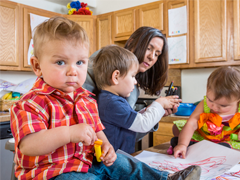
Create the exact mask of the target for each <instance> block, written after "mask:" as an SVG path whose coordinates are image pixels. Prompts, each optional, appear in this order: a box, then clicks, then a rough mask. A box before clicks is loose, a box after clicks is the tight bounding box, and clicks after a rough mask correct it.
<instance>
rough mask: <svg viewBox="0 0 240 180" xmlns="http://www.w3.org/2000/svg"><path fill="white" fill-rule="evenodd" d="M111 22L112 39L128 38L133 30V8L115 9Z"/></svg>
mask: <svg viewBox="0 0 240 180" xmlns="http://www.w3.org/2000/svg"><path fill="white" fill-rule="evenodd" d="M113 22H114V24H113V39H114V40H116V39H117V38H120V39H128V38H129V36H130V35H131V34H132V33H133V32H134V31H135V9H126V10H121V11H115V12H114V15H113Z"/></svg>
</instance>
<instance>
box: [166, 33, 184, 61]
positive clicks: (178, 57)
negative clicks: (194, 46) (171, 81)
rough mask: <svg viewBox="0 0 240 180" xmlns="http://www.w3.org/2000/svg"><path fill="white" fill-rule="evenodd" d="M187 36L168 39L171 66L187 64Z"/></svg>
mask: <svg viewBox="0 0 240 180" xmlns="http://www.w3.org/2000/svg"><path fill="white" fill-rule="evenodd" d="M186 38H187V37H186V36H179V37H171V38H168V56H169V61H168V62H169V64H180V63H186V62H187V45H186Z"/></svg>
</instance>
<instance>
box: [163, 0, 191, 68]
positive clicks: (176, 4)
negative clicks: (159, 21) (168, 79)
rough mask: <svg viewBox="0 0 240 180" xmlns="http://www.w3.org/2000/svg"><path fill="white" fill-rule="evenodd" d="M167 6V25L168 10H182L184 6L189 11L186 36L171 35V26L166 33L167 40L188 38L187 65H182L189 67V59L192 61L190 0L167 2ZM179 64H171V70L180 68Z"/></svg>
mask: <svg viewBox="0 0 240 180" xmlns="http://www.w3.org/2000/svg"><path fill="white" fill-rule="evenodd" d="M166 6H167V10H166V11H167V13H166V19H167V23H168V10H170V9H175V8H180V7H183V6H186V10H187V32H186V33H184V34H180V35H171V36H170V35H169V30H168V29H169V24H168V26H167V32H166V37H167V38H171V37H179V36H186V49H187V50H186V63H182V64H181V65H183V64H184V65H185V66H186V65H187V66H188V65H189V61H190V60H189V59H190V50H189V49H190V46H189V41H190V23H189V17H190V15H189V8H190V6H189V0H166ZM178 66H179V64H171V65H170V68H172V67H177V68H178Z"/></svg>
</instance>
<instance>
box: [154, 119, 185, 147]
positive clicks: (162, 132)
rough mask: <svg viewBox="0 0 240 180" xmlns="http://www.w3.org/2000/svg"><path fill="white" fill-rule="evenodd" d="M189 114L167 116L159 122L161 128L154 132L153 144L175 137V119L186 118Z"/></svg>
mask: <svg viewBox="0 0 240 180" xmlns="http://www.w3.org/2000/svg"><path fill="white" fill-rule="evenodd" d="M188 118H189V117H187V116H173V115H170V116H165V117H163V118H162V119H161V121H160V122H159V128H158V130H157V131H155V132H153V146H156V145H158V144H162V143H165V142H169V141H170V140H171V139H172V138H173V133H172V126H173V121H176V120H186V119H188Z"/></svg>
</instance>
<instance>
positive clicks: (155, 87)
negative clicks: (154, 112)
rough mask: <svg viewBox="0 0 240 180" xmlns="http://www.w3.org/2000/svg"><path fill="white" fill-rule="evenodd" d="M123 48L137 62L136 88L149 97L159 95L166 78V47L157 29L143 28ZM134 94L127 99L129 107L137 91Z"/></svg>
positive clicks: (134, 100)
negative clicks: (130, 53) (132, 55)
mask: <svg viewBox="0 0 240 180" xmlns="http://www.w3.org/2000/svg"><path fill="white" fill-rule="evenodd" d="M124 48H126V49H128V50H129V51H131V52H133V54H135V56H136V57H137V59H138V61H139V71H138V74H137V76H136V79H137V82H138V85H137V86H138V87H140V88H141V89H143V90H144V91H147V92H148V94H150V95H159V94H160V91H161V89H162V88H163V86H164V85H165V84H166V81H167V77H168V46H167V40H166V38H165V36H164V35H163V34H162V33H161V31H160V30H158V29H155V28H151V27H146V26H143V27H140V28H138V29H137V30H136V31H135V32H134V33H133V34H132V35H131V36H130V38H129V39H128V41H127V42H126V44H125V46H124ZM135 94H136V95H137V96H135V98H133V96H132V94H131V96H130V98H128V101H129V102H130V105H131V106H133V105H134V104H135V103H136V101H137V99H138V96H139V91H138V93H135ZM133 95H134V93H133Z"/></svg>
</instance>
